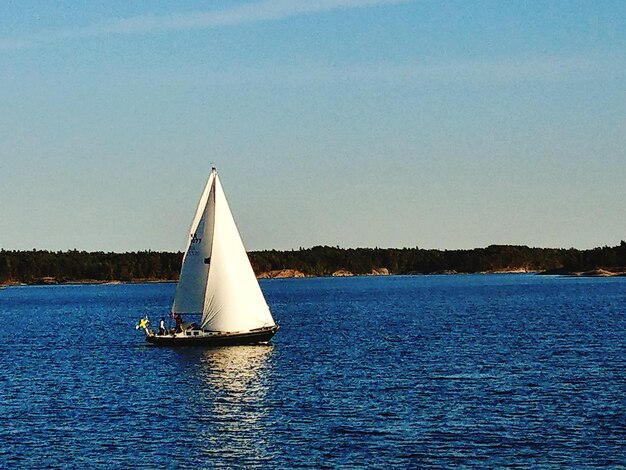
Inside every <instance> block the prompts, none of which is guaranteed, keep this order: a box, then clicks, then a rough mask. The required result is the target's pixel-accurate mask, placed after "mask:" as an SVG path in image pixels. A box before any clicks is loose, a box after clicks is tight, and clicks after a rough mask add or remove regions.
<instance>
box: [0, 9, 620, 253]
mask: <svg viewBox="0 0 626 470" xmlns="http://www.w3.org/2000/svg"><path fill="white" fill-rule="evenodd" d="M86 5H88V6H86ZM0 111H1V112H0V178H1V180H0V181H1V183H0V247H1V248H5V249H32V248H38V249H53V250H66V249H71V248H77V249H84V250H104V251H130V250H133V251H134V250H144V249H152V250H181V249H183V248H184V243H185V241H186V233H185V232H186V230H187V227H188V225H189V223H190V221H191V218H192V216H193V213H194V210H195V205H196V202H197V199H198V197H199V195H200V193H201V191H202V188H203V185H204V182H205V180H206V178H207V177H208V174H209V171H210V168H211V163H215V164H216V165H217V167H218V170H219V171H220V175H221V178H222V182H223V184H224V188H225V190H226V193H227V196H228V198H229V201H230V204H231V208H232V209H233V212H234V214H235V219H236V220H237V223H238V226H239V228H240V231H241V232H242V235H243V238H244V241H245V243H246V246H247V247H248V249H252V250H255V249H266V248H276V249H289V248H298V247H300V246H303V247H310V246H313V245H320V244H327V245H333V246H334V245H339V246H342V247H357V246H370V247H373V246H380V247H403V246H407V247H411V246H413V247H414V246H420V247H424V248H442V249H454V248H471V247H479V246H486V245H489V244H494V243H497V244H526V245H530V246H544V247H570V246H574V247H577V248H590V247H594V246H600V245H614V244H617V243H619V241H620V240H621V239H626V183H625V182H626V2H624V1H552V2H505V1H477V2H467V1H410V0H409V1H393V0H391V1H389V0H387V1H385V0H319V1H318V0H308V1H289V0H250V1H246V2H243V1H221V2H201V1H171V0H168V1H161V0H159V1H155V0H151V1H139V0H137V1H132V2H129V1H126V0H124V1H121V0H111V1H107V2H87V3H86V2H83V1H78V0H65V1H60V2H41V1H35V0H21V1H15V2H2V4H0Z"/></svg>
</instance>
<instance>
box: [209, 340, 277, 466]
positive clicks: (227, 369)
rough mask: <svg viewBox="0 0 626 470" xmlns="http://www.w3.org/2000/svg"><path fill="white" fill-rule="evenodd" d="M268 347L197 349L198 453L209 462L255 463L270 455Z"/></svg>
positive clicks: (269, 370)
mask: <svg viewBox="0 0 626 470" xmlns="http://www.w3.org/2000/svg"><path fill="white" fill-rule="evenodd" d="M273 350H274V346H271V345H256V346H231V347H224V348H215V349H207V350H204V351H202V355H201V357H200V360H199V364H198V366H199V370H198V379H199V380H198V381H197V386H198V387H199V388H200V390H198V391H197V393H198V398H199V399H200V400H201V402H202V404H203V405H204V407H205V409H204V416H202V417H201V419H200V422H201V425H200V427H201V429H199V430H198V431H199V433H198V434H199V436H198V437H199V442H198V445H199V449H198V450H199V452H200V453H201V455H202V456H203V457H205V458H207V464H210V461H211V457H212V456H218V455H219V458H220V460H221V461H222V462H224V461H226V462H231V463H232V464H237V465H244V466H245V465H246V464H248V465H249V466H255V465H259V464H260V463H262V462H263V461H265V460H266V459H270V458H271V447H272V446H271V439H272V438H271V436H269V435H267V434H269V433H267V431H266V430H267V429H271V426H267V425H266V423H263V421H264V420H267V419H268V409H269V403H268V390H269V387H270V385H271V383H272V381H271V375H272V369H273V360H272V359H273V358H272V356H273V354H272V352H273Z"/></svg>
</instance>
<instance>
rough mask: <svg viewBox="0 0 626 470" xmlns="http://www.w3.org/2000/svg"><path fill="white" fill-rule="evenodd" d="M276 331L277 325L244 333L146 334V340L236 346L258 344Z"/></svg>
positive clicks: (181, 344) (150, 341)
mask: <svg viewBox="0 0 626 470" xmlns="http://www.w3.org/2000/svg"><path fill="white" fill-rule="evenodd" d="M276 331H278V325H275V326H271V327H269V328H259V329H258V330H253V331H248V332H245V333H217V334H207V335H199V336H182V335H177V336H173V335H162V336H159V335H154V334H152V335H148V336H146V341H147V342H149V343H152V344H154V345H155V346H203V347H214V346H236V345H244V344H258V343H265V342H267V341H269V340H270V339H271V338H272V336H274V334H275V333H276Z"/></svg>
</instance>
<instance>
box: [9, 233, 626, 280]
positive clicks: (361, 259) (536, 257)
mask: <svg viewBox="0 0 626 470" xmlns="http://www.w3.org/2000/svg"><path fill="white" fill-rule="evenodd" d="M249 255H250V260H251V262H252V266H253V268H254V270H255V272H256V273H257V274H260V273H262V272H268V271H275V270H284V269H293V270H297V271H301V272H302V273H304V274H305V275H307V276H329V275H332V274H333V273H335V272H337V271H339V270H345V271H349V272H351V273H354V274H357V275H358V274H369V273H372V272H374V271H375V270H380V269H381V268H386V270H388V271H389V273H391V274H432V273H448V272H458V273H477V272H494V271H511V270H526V271H548V272H554V273H566V272H574V271H578V272H580V271H590V270H593V269H597V268H605V269H613V270H615V269H617V268H621V269H622V270H623V269H624V267H626V242H624V241H622V242H621V243H620V244H619V245H618V246H614V247H608V246H605V247H602V248H594V249H591V250H577V249H574V248H570V249H556V248H529V247H527V246H511V245H492V246H489V247H487V248H476V249H472V250H424V249H420V248H354V249H352V248H351V249H342V248H339V247H329V246H316V247H313V248H307V249H299V250H291V251H277V250H267V251H256V252H251V253H249ZM181 261H182V253H167V252H154V251H142V252H134V253H104V252H85V251H76V250H71V251H56V252H54V251H45V250H32V251H7V250H0V283H5V284H6V283H27V284H40V283H57V282H76V281H100V282H107V281H123V282H132V281H145V280H155V281H156V280H175V279H177V277H178V271H179V269H180V264H181Z"/></svg>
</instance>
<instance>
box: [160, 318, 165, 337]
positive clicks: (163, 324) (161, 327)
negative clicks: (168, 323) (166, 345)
mask: <svg viewBox="0 0 626 470" xmlns="http://www.w3.org/2000/svg"><path fill="white" fill-rule="evenodd" d="M159 334H160V335H164V334H165V318H164V317H161V322H160V323H159Z"/></svg>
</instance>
